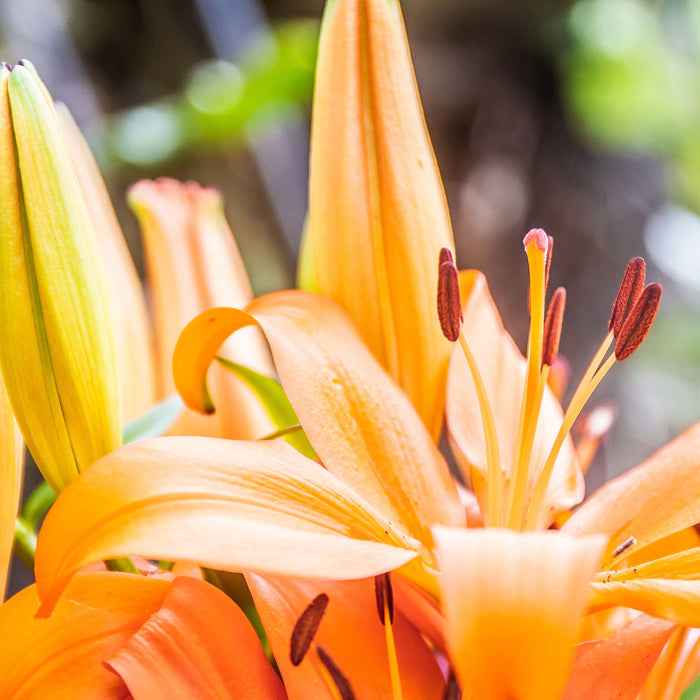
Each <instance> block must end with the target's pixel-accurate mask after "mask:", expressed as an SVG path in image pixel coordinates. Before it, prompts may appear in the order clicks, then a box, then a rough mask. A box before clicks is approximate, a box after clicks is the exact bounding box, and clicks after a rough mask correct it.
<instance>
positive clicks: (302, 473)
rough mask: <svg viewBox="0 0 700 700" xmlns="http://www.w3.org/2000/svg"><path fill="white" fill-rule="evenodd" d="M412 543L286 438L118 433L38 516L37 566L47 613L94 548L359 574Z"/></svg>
mask: <svg viewBox="0 0 700 700" xmlns="http://www.w3.org/2000/svg"><path fill="white" fill-rule="evenodd" d="M76 513H80V517H79V518H76V517H75V514H76ZM414 546H416V543H414V542H413V541H412V540H411V539H410V538H408V537H407V536H406V535H404V534H403V533H402V532H400V531H397V530H396V529H395V528H394V527H393V526H392V524H391V523H389V522H388V521H386V520H385V519H384V518H383V517H382V516H381V515H380V514H379V513H377V511H375V510H374V509H373V508H372V507H371V506H369V505H367V504H366V503H365V502H364V501H363V500H362V499H361V498H360V497H359V496H357V495H356V494H355V493H354V492H353V491H352V490H351V489H350V488H348V487H347V486H346V485H345V484H343V483H342V482H340V481H339V480H338V479H336V478H335V477H334V476H333V475H332V474H329V473H328V472H327V471H326V470H325V469H323V467H321V466H320V465H318V464H317V463H315V462H313V461H311V460H309V459H307V458H305V457H303V456H302V455H300V454H299V453H298V452H297V451H296V450H295V449H294V448H292V447H290V446H289V445H287V444H286V443H277V442H275V443H272V442H265V443H257V442H252V443H246V442H236V441H231V440H217V439H215V438H196V437H189V438H187V437H182V438H176V437H170V438H155V439H153V440H144V441H142V442H137V443H132V444H130V445H126V446H125V447H123V448H121V449H119V450H116V451H115V452H113V453H111V454H110V455H107V456H106V457H104V458H103V459H101V460H99V461H98V462H96V463H95V464H94V465H92V467H91V468H90V469H89V470H88V471H86V472H85V473H84V474H82V475H81V478H79V479H78V480H76V483H75V485H74V486H72V487H71V488H70V489H69V490H67V491H66V493H65V494H63V495H62V496H61V497H60V498H59V499H58V500H57V501H56V503H55V504H54V506H53V508H52V509H51V511H50V512H49V514H48V516H47V518H46V520H45V521H44V525H43V527H42V529H41V532H40V534H39V539H38V543H37V552H36V565H35V571H36V578H37V585H38V587H39V588H38V590H39V596H40V598H41V601H42V608H41V614H47V613H48V612H50V610H51V608H52V607H53V606H54V605H55V603H56V600H57V599H58V596H59V595H60V594H61V591H62V590H63V589H64V588H65V586H66V583H67V582H68V581H69V580H70V577H71V576H72V575H73V574H74V573H75V571H77V569H78V568H80V567H81V566H82V565H83V564H85V563H87V562H90V561H95V560H97V559H110V558H114V557H120V556H128V555H131V554H139V555H141V556H144V557H146V558H149V559H164V560H167V561H177V560H190V561H196V562H198V563H200V564H202V565H203V566H207V567H209V568H213V569H224V570H228V571H243V570H250V571H260V572H266V573H275V574H280V575H289V576H306V577H316V576H323V577H324V578H328V576H329V575H330V574H332V575H333V576H334V577H337V578H359V577H363V576H373V575H376V574H378V573H381V572H384V571H388V570H391V569H394V568H396V567H398V566H401V565H402V564H404V563H405V562H407V561H409V560H410V559H412V558H414V557H415V556H416V551H415V549H413V547H414Z"/></svg>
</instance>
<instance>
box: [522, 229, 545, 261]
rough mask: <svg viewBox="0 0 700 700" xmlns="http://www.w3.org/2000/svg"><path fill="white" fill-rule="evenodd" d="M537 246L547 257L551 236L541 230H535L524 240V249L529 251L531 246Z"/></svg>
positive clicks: (531, 230)
mask: <svg viewBox="0 0 700 700" xmlns="http://www.w3.org/2000/svg"><path fill="white" fill-rule="evenodd" d="M532 245H534V246H536V247H537V249H538V250H540V251H541V252H542V253H544V254H545V255H546V254H547V251H548V250H549V236H548V235H547V234H546V233H545V232H544V230H543V229H541V228H533V229H530V231H528V233H527V235H526V236H525V238H523V247H524V248H525V250H527V249H528V248H529V247H530V246H532Z"/></svg>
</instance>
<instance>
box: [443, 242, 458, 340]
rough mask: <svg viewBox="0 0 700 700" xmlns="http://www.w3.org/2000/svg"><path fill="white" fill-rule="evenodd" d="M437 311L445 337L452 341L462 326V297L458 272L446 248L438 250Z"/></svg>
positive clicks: (456, 337) (455, 338)
mask: <svg viewBox="0 0 700 700" xmlns="http://www.w3.org/2000/svg"><path fill="white" fill-rule="evenodd" d="M448 256H449V257H448ZM437 311H438V318H439V319H440V328H442V332H443V333H444V335H445V338H447V339H448V340H451V341H452V342H453V343H454V342H455V341H456V340H457V339H458V338H459V331H460V329H461V328H462V299H461V297H460V294H459V273H458V272H457V267H456V266H455V264H454V262H453V261H452V253H450V251H449V250H448V249H447V248H443V249H442V250H441V251H440V267H439V269H438V290H437Z"/></svg>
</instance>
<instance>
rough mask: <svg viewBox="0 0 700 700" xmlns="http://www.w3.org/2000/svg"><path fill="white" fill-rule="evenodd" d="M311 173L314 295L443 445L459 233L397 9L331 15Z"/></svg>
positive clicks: (358, 8) (354, 0)
mask: <svg viewBox="0 0 700 700" xmlns="http://www.w3.org/2000/svg"><path fill="white" fill-rule="evenodd" d="M310 167H311V174H310V181H309V229H308V240H307V241H306V243H305V246H306V249H305V253H306V254H308V256H309V258H310V263H307V264H309V266H310V267H311V269H312V270H313V272H312V277H313V283H312V284H309V285H308V288H309V289H313V291H318V292H319V293H321V294H323V295H325V296H328V297H329V298H331V299H333V300H334V301H336V302H338V303H339V304H340V305H341V306H342V307H343V308H344V309H346V310H347V311H348V312H349V313H350V315H351V316H352V318H353V319H354V321H355V322H356V323H357V325H358V328H359V329H360V334H361V335H362V337H363V339H364V340H365V342H366V343H367V345H368V347H369V348H370V350H371V351H372V352H373V353H374V355H375V357H376V358H377V359H378V360H379V361H380V363H381V364H382V365H383V366H384V367H385V368H386V369H387V371H388V372H389V374H390V375H391V376H392V377H394V379H396V381H397V382H398V383H399V384H400V385H401V387H402V388H403V389H404V391H405V392H406V394H407V395H408V397H409V398H410V399H411V401H412V402H413V404H414V406H415V407H416V410H417V411H418V413H419V415H420V416H421V418H422V419H423V421H424V422H425V424H426V426H427V427H428V430H429V432H430V433H431V435H432V437H433V438H434V439H435V440H437V438H438V436H439V433H440V427H441V425H442V414H443V408H444V400H445V393H444V392H445V389H444V380H445V373H446V371H447V364H448V359H449V352H450V349H449V344H448V343H447V342H446V341H445V339H444V338H443V336H442V333H441V332H440V327H439V324H438V323H437V319H436V318H435V311H434V303H433V296H434V293H435V291H434V290H435V286H436V284H437V272H436V270H435V265H434V263H433V261H434V257H435V256H436V255H437V252H438V250H440V248H441V247H450V248H451V247H453V242H452V229H451V226H450V220H449V214H448V211H447V204H446V200H445V194H444V191H443V188H442V183H441V181H440V175H439V172H438V168H437V164H436V162H435V156H434V154H433V150H432V146H431V144H430V137H429V136H428V132H427V130H426V127H425V121H424V119H423V113H422V109H421V104H420V97H419V95H418V90H417V87H416V82H415V77H414V75H413V67H412V65H411V57H410V52H409V48H408V43H407V41H406V34H405V30H404V27H403V20H402V17H401V9H400V7H399V3H398V2H397V0H388V1H387V0H334V1H333V2H329V3H328V4H327V6H326V11H325V15H324V18H323V26H322V31H321V38H320V43H319V51H318V63H317V69H316V84H315V90H314V104H313V115H312V129H311V166H310ZM302 282H303V280H302ZM417 339H419V340H418V341H417Z"/></svg>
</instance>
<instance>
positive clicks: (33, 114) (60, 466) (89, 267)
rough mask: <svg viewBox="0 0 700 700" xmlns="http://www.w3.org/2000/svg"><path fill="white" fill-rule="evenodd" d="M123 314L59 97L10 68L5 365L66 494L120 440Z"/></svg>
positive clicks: (51, 474) (1, 134)
mask: <svg viewBox="0 0 700 700" xmlns="http://www.w3.org/2000/svg"><path fill="white" fill-rule="evenodd" d="M113 325H114V324H113V310H112V302H111V299H110V296H109V291H108V287H107V282H106V277H105V272H104V268H103V265H102V261H101V259H100V257H99V253H98V251H97V247H96V242H95V236H94V230H93V228H92V223H91V221H90V217H89V215H88V212H87V208H86V206H85V201H84V199H83V195H82V193H81V191H80V187H79V185H78V181H77V179H76V176H75V172H74V169H73V166H72V164H71V161H70V157H69V155H68V152H67V150H66V146H65V143H64V141H63V139H62V137H61V134H60V131H59V128H58V124H57V122H56V116H55V113H54V107H53V102H52V100H51V97H50V95H49V94H48V91H47V90H46V88H45V87H44V85H43V83H42V82H41V80H40V79H39V77H38V76H37V74H36V71H35V70H34V68H33V66H31V64H29V63H27V62H20V64H18V65H17V66H16V67H15V68H10V67H9V66H8V65H6V64H2V65H1V66H0V366H1V368H2V374H3V377H4V380H5V384H6V387H7V393H8V395H9V397H10V402H11V404H12V409H13V411H14V414H15V417H16V419H17V423H18V424H19V427H20V430H21V431H22V434H23V435H24V438H25V441H26V443H27V446H28V447H29V450H30V452H31V453H32V456H33V457H34V459H35V460H36V462H37V464H38V466H39V469H40V470H41V471H42V473H43V475H44V477H45V478H46V480H47V481H48V482H49V484H50V485H51V487H52V488H53V489H54V490H56V491H60V490H61V489H63V488H64V487H65V486H67V485H68V483H70V481H71V480H72V479H73V478H75V476H76V475H77V474H78V473H79V472H80V471H81V470H82V469H85V468H86V467H87V466H89V465H90V464H91V463H92V462H94V461H95V460H96V459H98V458H99V457H101V456H103V455H104V454H106V453H108V452H110V451H112V450H113V449H115V448H116V447H118V446H119V444H120V442H121V426H120V418H119V383H118V376H117V364H116V353H115V350H114V338H113V335H114V331H113Z"/></svg>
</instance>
